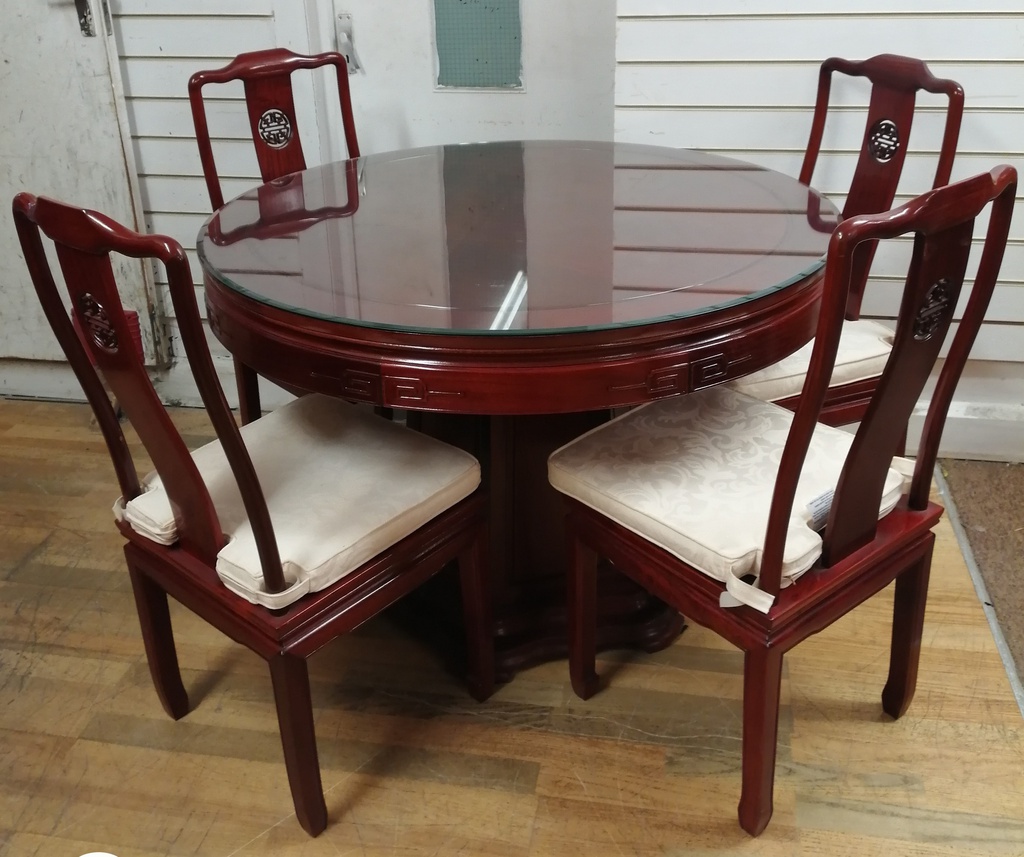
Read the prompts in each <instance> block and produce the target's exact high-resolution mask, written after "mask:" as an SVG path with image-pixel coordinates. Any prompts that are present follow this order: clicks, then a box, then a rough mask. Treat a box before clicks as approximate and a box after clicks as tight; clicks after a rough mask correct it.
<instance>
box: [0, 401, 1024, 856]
mask: <svg viewBox="0 0 1024 857" xmlns="http://www.w3.org/2000/svg"><path fill="white" fill-rule="evenodd" d="M182 421H183V423H184V424H185V425H188V426H191V428H190V429H189V434H190V440H191V441H195V442H198V441H200V440H201V439H203V438H204V437H206V436H208V430H207V429H206V428H205V427H203V425H202V423H201V422H200V421H199V420H198V419H197V416H196V414H195V413H194V412H193V413H185V414H184V415H183V416H182ZM116 493H117V491H116V488H115V486H114V482H113V480H112V478H111V471H110V466H109V463H108V461H107V458H106V454H105V452H104V450H103V447H102V442H101V440H100V437H99V435H98V433H97V432H96V431H95V429H93V428H92V427H90V425H89V417H88V414H87V412H86V411H85V409H84V408H82V407H80V406H69V405H54V404H32V403H24V402H3V401H0V855H2V857H8V855H10V857H15V855H17V857H22V855H45V857H58V855H60V856H61V857H77V855H80V854H83V853H85V852H88V851H93V850H101V851H109V852H112V853H113V854H116V855H117V857H142V855H146V857H150V855H153V857H155V855H195V854H202V855H246V856H248V855H271V854H272V855H332V857H335V856H336V855H403V857H413V855H454V854H465V855H510V856H511V855H514V857H519V855H527V854H529V855H552V857H560V855H580V857H583V855H586V857H603V855H655V854H658V855H705V854H706V855H711V854H713V855H729V854H752V855H763V857H770V855H796V854H799V855H835V857H840V855H856V857H865V855H874V854H878V855H883V854H884V855H886V857H901V855H914V857H918V855H949V857H953V855H957V857H964V855H1021V854H1024V728H1022V727H1024V723H1022V719H1021V714H1020V711H1019V710H1018V709H1017V707H1016V705H1015V703H1014V700H1013V697H1012V694H1011V691H1010V687H1009V683H1008V680H1007V678H1006V675H1005V673H1004V671H1003V667H1002V664H1001V662H1000V659H999V656H998V654H997V652H996V649H995V646H994V644H993V641H992V638H991V634H990V632H989V629H988V626H987V625H986V622H985V618H984V616H983V614H982V610H981V607H980V605H979V603H978V601H977V598H976V596H975V594H974V591H973V589H972V587H971V584H970V581H969V577H968V573H967V571H966V568H965V565H964V562H963V559H962V557H961V555H960V553H959V550H958V548H957V545H956V542H955V540H954V538H953V535H952V532H951V530H950V527H949V525H948V524H947V523H945V522H943V524H942V525H941V527H940V529H939V531H938V536H939V545H938V548H937V551H936V557H935V564H934V570H933V583H932V592H931V600H930V606H929V610H928V617H927V623H926V628H925V648H924V653H923V658H922V664H921V676H920V681H919V686H918V690H917V697H916V699H915V700H914V703H913V704H912V705H911V707H910V711H909V712H908V714H907V715H906V716H905V717H904V718H903V719H902V720H900V721H898V722H891V721H889V720H888V718H886V717H885V716H884V715H883V714H882V712H881V708H880V705H879V694H880V692H881V688H882V684H883V682H884V679H885V674H886V668H887V661H886V658H887V639H888V633H889V632H888V615H889V603H890V602H889V597H888V595H887V594H885V593H883V595H881V596H879V597H878V598H876V599H875V600H874V602H872V603H869V604H868V605H866V606H865V607H863V608H862V609H861V610H860V611H858V612H856V613H854V614H853V615H852V616H850V617H847V618H846V619H845V620H843V621H841V622H840V623H838V624H837V625H835V626H833V627H832V628H831V629H829V630H828V631H827V632H825V633H823V634H821V635H820V636H819V637H817V638H814V639H812V640H809V641H807V642H806V643H804V644H803V646H801V647H798V648H797V650H796V651H795V652H794V653H793V654H792V655H791V656H789V657H788V661H787V663H788V667H787V673H786V675H785V677H784V679H783V716H782V724H781V729H780V736H779V737H780V753H779V756H780V764H779V771H778V777H777V785H776V807H775V816H774V819H773V821H772V823H771V824H770V825H769V827H768V829H767V831H766V832H765V833H764V834H763V835H762V836H761V837H760V838H759V839H756V840H755V839H751V838H749V837H748V836H746V835H745V834H744V833H743V832H742V831H741V830H740V829H739V827H738V825H737V823H736V814H735V813H736V802H737V800H738V797H739V761H740V757H739V738H740V733H739V729H740V677H741V659H740V656H739V655H738V653H737V652H736V651H734V650H733V649H731V648H730V647H729V646H728V645H726V644H724V643H722V642H721V641H719V640H718V639H717V638H716V637H714V636H713V635H711V634H709V633H707V632H705V631H704V630H702V629H700V628H698V627H691V628H689V629H688V630H687V631H686V632H685V633H684V634H683V635H682V637H681V638H680V639H679V641H678V642H677V643H676V644H675V645H674V646H672V647H671V648H669V649H668V650H666V651H664V652H661V653H659V654H657V655H650V656H648V655H633V654H625V653H609V654H607V655H606V656H604V658H603V659H602V663H601V664H600V665H599V666H601V667H602V669H603V671H605V672H613V673H614V676H613V680H612V682H611V685H610V687H609V688H608V689H606V690H605V691H603V692H602V693H600V694H599V695H598V696H597V697H596V698H594V699H593V700H591V701H590V702H589V703H583V702H580V701H579V700H577V699H576V698H575V697H574V696H573V694H572V692H571V690H570V688H569V684H568V680H567V671H566V667H565V664H564V663H562V662H559V663H552V664H549V665H546V666H543V667H539V668H536V669H533V670H530V671H528V672H526V673H523V674H521V675H519V676H518V677H517V678H516V679H515V681H513V682H512V683H511V684H509V685H507V686H505V687H503V688H502V689H501V690H500V691H499V692H498V693H497V694H496V695H495V696H494V697H493V698H492V699H491V700H490V701H489V702H487V703H485V704H477V703H475V702H473V701H472V700H471V699H470V698H469V696H468V695H467V694H466V693H465V692H464V691H463V689H462V687H461V685H460V683H459V681H458V680H457V679H455V678H453V677H452V676H450V675H448V674H446V673H445V671H444V669H443V667H442V665H441V664H440V662H439V659H438V658H437V657H436V656H435V655H434V654H433V653H432V652H430V651H428V650H426V649H425V648H424V647H423V645H422V644H420V643H417V642H416V641H414V640H412V639H410V638H408V637H407V636H405V635H404V634H403V633H402V632H401V631H400V630H398V629H396V628H395V627H394V626H393V625H391V624H390V623H389V622H388V621H375V622H373V623H370V624H369V625H367V626H364V628H362V629H361V630H360V631H359V632H358V633H357V634H355V635H352V636H351V637H350V638H349V639H347V640H345V641H342V642H340V643H339V644H337V645H332V646H331V647H329V648H328V649H326V650H324V651H323V652H321V653H319V655H318V656H316V657H315V658H313V660H312V661H311V675H312V678H313V682H314V687H313V695H314V703H315V705H316V718H317V724H316V726H317V734H318V737H319V741H320V750H321V758H322V768H323V777H324V784H325V787H326V789H327V806H328V811H329V813H330V825H329V827H328V829H327V831H326V832H325V833H323V834H322V835H321V836H320V837H319V838H318V839H315V840H312V839H309V838H308V837H307V836H306V834H305V833H303V832H302V830H301V829H300V828H299V825H298V823H297V822H296V821H295V818H294V817H293V815H292V807H291V800H290V797H289V793H288V787H287V783H286V779H285V773H284V768H283V765H282V762H281V749H280V745H279V742H278V735H277V730H276V720H275V716H274V707H273V702H272V699H271V692H270V681H269V676H268V675H267V674H266V673H265V670H264V667H263V665H262V662H261V661H260V660H258V659H257V658H256V657H254V656H252V655H250V654H249V653H248V652H246V651H245V650H243V649H241V648H240V647H238V646H236V645H234V644H232V643H230V642H229V641H228V640H227V639H226V638H223V637H221V636H220V635H219V634H217V633H216V632H214V631H212V630H211V629H209V627H207V626H206V625H204V624H203V623H202V622H200V621H198V620H196V619H195V618H194V617H192V616H191V615H188V614H186V613H185V612H184V611H182V610H179V611H177V612H176V613H175V621H176V628H177V637H178V641H179V642H178V645H179V656H180V659H181V662H182V665H183V670H184V678H185V684H186V688H187V689H188V691H189V694H190V696H191V698H192V701H193V705H194V706H195V708H194V710H193V712H192V713H190V714H189V715H188V716H187V717H186V718H185V719H183V720H182V721H179V722H177V723H175V722H172V721H171V720H169V719H168V718H167V717H166V716H165V715H164V713H163V711H162V709H161V708H160V705H159V703H158V702H157V699H156V695H155V693H154V692H153V689H152V687H151V685H150V680H149V675H148V672H147V669H146V665H145V660H144V657H143V654H142V644H141V641H140V638H139V632H138V627H137V622H136V618H135V612H134V607H133V604H132V596H131V591H130V587H129V584H128V580H127V576H126V573H125V571H124V567H123V563H122V558H121V551H120V537H119V536H118V535H117V533H116V531H115V530H114V528H113V525H112V523H111V515H110V505H111V503H112V501H113V499H114V497H115V495H116Z"/></svg>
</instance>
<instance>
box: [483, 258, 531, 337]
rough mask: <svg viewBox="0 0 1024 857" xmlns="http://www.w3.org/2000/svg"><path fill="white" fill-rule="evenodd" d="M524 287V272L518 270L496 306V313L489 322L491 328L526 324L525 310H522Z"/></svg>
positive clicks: (521, 326) (524, 296)
mask: <svg viewBox="0 0 1024 857" xmlns="http://www.w3.org/2000/svg"><path fill="white" fill-rule="evenodd" d="M526 288H527V286H526V274H524V273H523V272H522V271H518V272H517V273H516V277H515V279H514V280H513V281H512V284H511V285H510V286H509V287H508V291H507V292H506V293H505V299H504V300H503V301H502V302H501V306H500V307H498V314H497V315H496V316H495V317H494V321H492V322H491V330H511V329H512V327H513V326H515V327H518V328H523V327H525V326H526V319H525V312H524V311H523V303H524V302H525V301H526Z"/></svg>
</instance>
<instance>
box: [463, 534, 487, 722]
mask: <svg viewBox="0 0 1024 857" xmlns="http://www.w3.org/2000/svg"><path fill="white" fill-rule="evenodd" d="M486 545H487V542H486V536H485V535H484V530H483V528H482V527H481V528H480V532H479V533H478V534H477V536H476V537H475V538H474V539H473V542H472V544H470V546H469V547H467V548H466V549H465V550H463V551H462V552H461V553H460V554H459V580H460V582H461V585H462V619H463V624H464V625H465V627H466V654H467V662H468V666H469V692H470V693H471V694H472V695H473V698H474V699H476V700H477V701H479V702H483V701H484V700H485V699H487V698H488V697H489V696H490V695H491V694H492V693H494V608H493V605H492V603H491V588H490V585H489V581H490V576H489V574H488V573H487V550H486Z"/></svg>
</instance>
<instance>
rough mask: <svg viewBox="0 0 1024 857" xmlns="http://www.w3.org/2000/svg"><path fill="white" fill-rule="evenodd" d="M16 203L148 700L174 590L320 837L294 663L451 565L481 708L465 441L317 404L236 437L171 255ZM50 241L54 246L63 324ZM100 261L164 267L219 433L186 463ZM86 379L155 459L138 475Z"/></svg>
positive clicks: (325, 400)
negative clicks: (91, 449) (213, 633)
mask: <svg viewBox="0 0 1024 857" xmlns="http://www.w3.org/2000/svg"><path fill="white" fill-rule="evenodd" d="M13 209H14V219H15V223H16V226H17V231H18V235H19V238H20V240H21V246H22V249H23V251H24V256H25V261H26V263H27V265H28V269H29V272H30V274H31V278H32V281H33V283H34V285H35V289H36V292H37V294H38V297H39V300H40V302H41V304H42V307H43V310H44V312H45V314H46V317H47V319H48V321H49V323H50V325H51V327H52V328H53V331H54V333H55V334H56V336H57V339H58V341H59V342H60V345H61V347H62V348H63V350H64V352H65V354H66V355H67V358H68V361H69V362H70V365H71V367H72V369H73V370H74V372H75V374H76V376H77V377H78V380H79V381H80V383H81V385H82V388H83V390H84V392H85V394H86V397H87V398H88V400H89V403H90V405H91V406H92V408H93V411H94V413H95V415H96V419H97V422H98V424H99V426H100V429H101V430H102V433H103V437H104V439H105V441H106V444H107V447H108V450H109V452H110V455H111V459H112V461H113V464H114V470H115V472H116V474H117V479H118V483H119V485H120V489H121V497H120V498H118V500H117V502H116V504H115V506H114V515H115V518H116V522H117V527H118V529H119V530H120V531H121V533H122V534H123V535H124V537H125V540H126V542H125V545H124V554H125V559H126V561H127V564H128V572H129V575H130V577H131V582H132V587H133V589H134V593H135V602H136V606H137V608H138V615H139V622H140V625H141V628H142V637H143V643H144V645H145V650H146V656H147V659H148V661H149V669H150V673H151V674H152V678H153V683H154V685H155V686H156V691H157V696H158V697H159V698H160V702H161V703H162V705H163V707H164V709H165V710H166V711H167V713H168V714H169V715H170V716H171V717H173V718H175V719H178V718H180V717H182V716H184V715H185V714H186V713H187V712H188V708H189V702H188V696H187V694H186V691H185V688H184V686H183V684H182V681H181V675H180V672H179V669H178V660H177V655H176V653H175V646H174V639H173V636H172V630H171V621H170V614H169V611H168V601H167V596H168V595H170V596H171V597H172V598H174V599H175V600H177V601H179V602H180V603H181V604H183V605H185V607H187V608H188V609H190V610H192V611H193V612H194V613H196V614H197V615H198V616H200V617H202V618H203V619H205V620H206V621H207V622H209V623H210V624H211V625H214V626H215V627H217V628H219V629H220V630H221V631H222V632H224V633H225V634H226V635H227V636H229V637H231V638H232V639H233V640H235V641H236V642H239V643H241V644H242V645H244V646H247V647H248V648H249V649H251V650H252V651H254V652H255V653H256V654H258V655H259V656H260V657H262V658H263V659H264V660H266V661H267V663H268V665H269V667H270V677H271V682H272V685H273V691H274V700H275V703H276V707H277V715H278V722H279V728H280V733H281V742H282V745H283V748H284V760H285V768H286V770H287V773H288V782H289V784H290V786H291V792H292V797H293V800H294V804H295V812H296V814H297V816H298V819H299V822H300V824H301V825H302V826H303V828H305V830H307V831H308V832H309V833H310V834H311V835H314V836H315V835H316V834H318V833H320V832H321V831H322V830H323V829H324V827H325V826H326V824H327V810H326V805H325V802H324V796H323V790H322V786H321V779H320V770H319V763H318V758H317V748H316V737H315V734H314V730H313V709H312V701H311V695H310V685H309V674H308V667H307V662H306V661H307V658H309V657H310V656H311V655H312V654H313V653H314V652H316V651H317V650H318V649H320V648H322V647H323V646H325V645H326V644H327V643H329V642H330V641H331V640H333V639H335V638H336V637H338V636H340V635H342V634H344V633H346V632H348V631H351V630H352V629H354V628H356V627H357V626H359V625H361V624H362V623H363V622H365V621H366V620H367V619H369V618H371V617H372V616H374V615H376V614H377V613H379V612H380V611H381V610H382V609H384V608H385V607H387V606H389V605H390V604H392V603H393V602H395V601H396V600H398V599H399V598H401V597H402V596H404V595H406V594H407V593H409V592H410V591H411V590H413V589H414V588H415V587H416V586H418V585H419V584H420V583H422V582H424V581H425V580H427V579H428V578H429V577H431V576H432V575H434V574H435V573H436V572H438V571H439V570H440V569H441V568H442V567H443V566H445V565H446V564H448V563H449V562H451V561H453V560H455V561H457V562H458V566H459V571H460V575H461V585H462V600H463V604H462V606H463V613H464V616H465V623H466V633H467V649H468V656H467V658H468V666H469V669H468V672H469V687H470V691H471V692H472V694H473V695H474V696H475V697H476V698H477V699H484V698H486V697H487V696H488V695H489V694H490V693H491V690H492V688H493V684H494V661H493V657H494V656H493V649H492V646H493V642H492V631H491V624H492V621H491V607H490V599H489V594H488V586H487V583H486V579H485V576H484V559H485V556H484V555H485V551H486V548H485V526H486V524H485V503H484V499H483V495H482V493H481V492H480V491H479V490H477V488H478V484H479V481H480V468H479V464H478V463H477V461H476V459H475V458H473V457H472V456H470V455H469V454H468V453H465V452H463V451H462V450H458V449H455V448H454V447H451V446H448V445H447V444H444V443H441V442H440V441H437V440H434V439H432V438H429V437H426V436H425V435H422V434H419V433H417V432H413V431H410V430H408V429H405V428H404V427H402V426H400V425H398V424H396V423H392V422H389V421H387V420H384V419H381V418H379V417H377V416H375V415H374V414H373V413H370V412H368V411H366V410H365V409H362V408H358V407H356V406H354V405H350V404H348V403H346V402H343V401H340V400H336V399H332V398H329V397H326V396H321V395H308V396H303V397H302V398H300V399H296V400H295V401H293V402H291V403H289V404H288V405H285V406H283V407H281V408H279V409H277V410H275V411H272V412H271V413H269V414H267V415H266V416H265V417H263V418H261V419H259V420H256V421H255V422H253V423H251V424H249V425H246V426H244V427H242V429H241V430H240V429H239V428H238V426H237V425H236V423H235V420H234V417H233V416H232V413H231V411H230V410H229V408H228V405H227V402H226V401H225V398H224V394H223V391H222V390H221V388H220V385H219V383H218V381H217V377H216V374H215V370H214V367H213V362H212V359H211V357H210V353H209V350H208V348H207V345H206V340H205V336H204V331H203V324H202V321H201V319H200V316H199V311H198V307H197V305H196V301H195V296H194V294H195V293H194V287H193V285H192V276H191V273H190V271H189V264H188V260H187V258H186V256H185V253H184V251H183V250H182V248H181V246H180V245H178V244H177V243H176V242H175V241H174V240H173V239H170V238H167V237H164V236H159V235H153V236H145V235H140V234H137V233H135V232H132V231H129V230H128V229H126V228H124V227H122V226H120V225H119V224H117V223H115V222H114V221H112V220H110V219H108V218H107V217H105V216H103V215H102V214H98V213H96V212H93V211H89V210H84V209H80V208H73V207H71V206H68V205H65V204H63V203H60V202H57V201H55V200H51V199H46V198H43V197H40V198H37V197H34V196H32V195H30V194H26V193H22V194H19V195H18V196H16V197H15V199H14V203H13ZM44 236H46V237H48V238H49V239H50V241H52V243H53V245H54V248H55V252H56V257H57V259H58V261H59V264H60V269H61V271H62V273H63V279H64V281H65V284H66V286H67V292H68V294H69V295H70V305H71V314H72V316H73V318H74V320H75V322H74V323H73V322H72V319H71V318H69V313H68V311H67V309H66V308H65V304H64V301H63V299H62V297H61V294H60V291H59V290H58V287H57V285H56V282H55V280H54V276H53V273H52V271H51V268H50V266H49V263H48V261H47V253H46V244H47V243H49V242H44ZM112 253H113V254H120V255H123V256H128V257H133V258H147V259H152V260H153V261H158V262H160V263H162V265H163V266H164V268H165V270H166V273H167V281H168V285H169V289H170V295H171V300H172V302H173V305H174V310H175V315H176V317H177V319H178V323H179V325H180V330H181V340H182V344H183V345H184V349H185V354H186V356H187V358H188V362H189V364H190V366H191V369H192V373H193V376H194V378H195V381H196V384H197V386H198V388H199V392H200V395H201V396H202V400H203V403H204V404H205V406H206V410H207V412H208V414H209V417H210V420H211V422H212V424H213V426H214V429H215V431H216V434H217V439H216V440H215V441H214V442H212V443H210V444H208V445H206V446H204V447H202V448H200V449H197V450H195V451H194V452H192V453H190V452H189V450H188V449H187V448H186V445H185V441H184V440H183V439H182V436H181V435H180V434H179V433H178V431H177V429H176V428H175V425H174V423H173V421H172V420H171V418H170V416H169V415H168V413H167V411H166V410H165V409H164V407H163V405H162V404H161V402H160V400H159V398H158V396H157V393H156V391H155V389H154V387H153V385H152V384H151V383H150V380H149V377H148V375H147V373H146V369H145V367H144V366H143V363H142V360H141V357H140V355H139V353H138V351H137V350H136V349H135V348H134V347H133V344H132V338H131V333H130V330H129V327H128V325H127V323H126V321H125V316H124V312H123V309H122V306H121V301H120V298H119V295H118V290H117V284H116V282H115V279H114V274H113V269H112V266H111V254H112ZM76 323H77V327H78V328H80V329H81V330H82V331H83V334H84V335H83V336H81V337H80V336H79V335H78V334H77V333H76V330H75V327H76ZM97 370H98V372H97ZM100 375H102V377H103V380H104V381H105V382H106V383H107V384H108V385H109V387H110V389H111V390H112V391H113V393H114V394H115V395H116V396H117V400H118V402H119V404H120V406H121V407H122V408H123V410H124V412H125V413H126V415H127V417H128V419H129V421H130V422H131V424H132V426H133V427H134V429H135V430H136V432H137V433H138V436H139V438H140V439H141V441H142V444H143V446H144V447H145V450H146V453H147V454H148V455H149V457H150V459H151V460H152V462H153V463H154V465H155V468H156V469H155V471H154V472H153V473H150V474H149V475H148V476H146V477H145V478H144V479H141V480H140V478H139V475H138V470H137V466H136V463H135V461H134V460H133V458H132V452H131V447H130V446H129V444H128V442H127V440H126V438H125V435H124V434H123V432H122V429H121V426H120V424H119V422H118V419H117V417H116V416H115V414H114V412H113V409H112V407H111V404H110V402H109V400H108V398H107V396H106V393H105V391H104V388H103V384H102V382H101V380H100Z"/></svg>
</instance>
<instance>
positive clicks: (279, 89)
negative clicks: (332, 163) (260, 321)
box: [188, 48, 359, 423]
mask: <svg viewBox="0 0 1024 857" xmlns="http://www.w3.org/2000/svg"><path fill="white" fill-rule="evenodd" d="M327 66H333V67H334V72H335V76H336V78H337V81H338V100H339V103H340V105H341V118H342V125H343V127H344V131H345V148H346V150H347V156H348V157H349V158H358V157H359V140H358V137H357V136H356V125H355V118H354V116H353V114H352V97H351V94H350V93H349V86H348V66H347V64H346V62H345V57H343V56H342V55H341V54H339V53H323V54H315V55H314V56H304V55H301V54H296V53H293V52H292V51H290V50H288V49H286V48H272V49H269V50H262V51H251V52H249V53H242V54H239V55H238V56H236V57H235V58H234V59H233V60H232V61H231V62H229V63H228V64H227V65H226V66H224V67H223V68H219V69H210V70H205V71H197V72H196V73H195V74H193V75H192V76H191V77H190V78H189V81H188V100H189V104H190V105H191V108H192V123H193V124H194V126H195V132H196V143H197V144H198V146H199V160H200V161H201V163H202V166H203V176H204V178H205V179H206V189H207V191H208V192H209V195H210V204H211V205H212V206H213V209H214V210H215V211H216V210H217V209H218V208H220V207H221V206H222V205H224V191H223V189H222V188H221V183H220V175H219V173H218V172H217V163H216V160H215V159H214V155H213V145H212V143H211V140H210V129H209V124H208V122H207V116H206V103H205V101H204V89H205V88H206V87H207V86H210V85H217V84H226V83H230V82H232V81H242V84H243V87H244V92H245V105H246V110H247V112H248V115H249V129H250V132H251V134H252V142H253V145H254V146H255V148H256V160H257V162H258V163H259V169H260V176H261V177H262V179H263V181H264V182H267V181H270V180H271V179H277V178H281V177H282V176H286V175H288V174H289V173H294V172H298V171H300V170H304V169H305V168H306V156H305V154H304V153H303V149H302V140H301V139H300V136H299V126H298V120H297V116H296V113H295V94H294V90H293V88H292V75H293V74H294V73H295V72H296V71H299V70H309V69H318V68H323V67H327ZM235 378H236V382H237V386H238V399H239V406H240V407H239V409H240V412H241V414H242V421H243V422H246V423H248V422H251V421H252V420H254V419H258V418H259V415H260V391H259V382H258V379H257V376H256V373H255V372H253V370H252V369H250V368H249V367H248V366H246V365H245V364H243V363H241V362H239V361H238V360H235Z"/></svg>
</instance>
